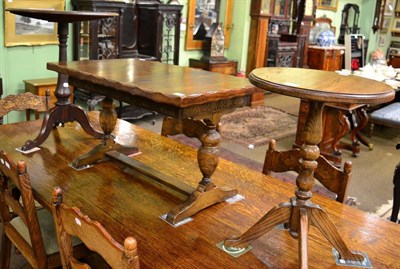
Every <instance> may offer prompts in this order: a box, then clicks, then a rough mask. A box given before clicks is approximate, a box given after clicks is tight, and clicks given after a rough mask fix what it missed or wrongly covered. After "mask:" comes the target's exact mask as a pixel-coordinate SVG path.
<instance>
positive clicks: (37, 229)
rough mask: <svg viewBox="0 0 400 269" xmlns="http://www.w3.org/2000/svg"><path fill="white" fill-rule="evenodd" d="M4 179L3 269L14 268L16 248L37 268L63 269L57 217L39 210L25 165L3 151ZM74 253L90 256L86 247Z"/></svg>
mask: <svg viewBox="0 0 400 269" xmlns="http://www.w3.org/2000/svg"><path fill="white" fill-rule="evenodd" d="M0 176H1V181H0V215H1V220H2V223H3V229H2V235H1V236H2V244H1V257H0V268H3V269H7V268H9V267H10V258H11V246H12V245H14V246H15V247H16V248H17V249H18V250H19V252H20V253H21V254H22V255H23V256H24V257H25V258H26V260H27V261H28V263H29V264H30V265H31V266H32V267H33V268H57V267H59V266H61V258H60V255H59V248H58V244H57V240H56V232H55V227H54V222H53V217H52V215H51V214H50V212H49V211H48V210H46V209H44V208H42V209H39V210H37V208H36V207H35V203H34V199H33V193H32V188H31V182H30V177H29V174H28V172H27V167H26V164H25V162H24V161H19V162H18V163H17V164H16V163H15V162H14V161H13V160H11V159H10V157H9V156H8V155H7V154H6V153H5V152H4V151H0ZM11 186H14V188H12V187H11ZM16 198H17V199H16ZM19 198H21V199H19ZM78 244H80V242H79V240H74V245H78ZM74 251H77V253H79V254H80V255H79V256H80V257H82V256H84V255H88V251H87V248H86V247H85V246H84V245H83V244H80V245H79V247H77V248H74Z"/></svg>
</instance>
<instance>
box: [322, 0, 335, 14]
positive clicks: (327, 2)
mask: <svg viewBox="0 0 400 269" xmlns="http://www.w3.org/2000/svg"><path fill="white" fill-rule="evenodd" d="M317 1H318V2H317V9H325V10H332V11H335V12H336V10H337V6H338V2H339V0H317Z"/></svg>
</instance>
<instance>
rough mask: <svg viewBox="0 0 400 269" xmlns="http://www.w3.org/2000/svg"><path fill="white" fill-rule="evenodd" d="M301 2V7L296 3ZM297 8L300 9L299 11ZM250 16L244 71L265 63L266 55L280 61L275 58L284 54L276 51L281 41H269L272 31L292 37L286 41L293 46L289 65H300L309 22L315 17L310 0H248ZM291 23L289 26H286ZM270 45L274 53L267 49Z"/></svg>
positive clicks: (266, 60)
mask: <svg viewBox="0 0 400 269" xmlns="http://www.w3.org/2000/svg"><path fill="white" fill-rule="evenodd" d="M301 3H303V4H304V8H302V7H300V6H299V5H300V4H301ZM299 11H302V12H303V13H302V14H300V13H299ZM250 17H251V20H250V36H249V49H248V53H247V64H246V75H248V74H250V72H251V71H252V70H253V69H256V68H259V67H263V66H267V65H266V63H268V60H269V59H274V60H273V61H272V62H277V63H279V62H282V61H280V60H279V58H280V57H281V60H282V59H283V58H282V57H285V56H284V55H283V54H281V55H277V54H279V51H280V49H279V48H280V47H282V48H283V45H281V46H280V44H278V43H277V42H269V39H270V37H271V38H272V37H274V36H276V35H292V36H293V37H294V41H291V42H293V44H290V45H288V46H290V47H293V46H295V47H296V49H295V52H293V53H291V54H290V56H291V57H293V61H292V63H293V66H297V67H302V66H303V63H305V62H306V60H307V56H304V54H307V47H308V36H309V31H310V25H311V22H312V21H313V19H314V17H315V1H314V0H304V1H293V0H252V1H251V7H250ZM291 23H292V29H290V28H291ZM292 39H293V38H292ZM279 42H281V40H279ZM283 43H285V41H283ZM283 43H282V44H283ZM271 46H274V52H275V55H272V53H270V52H269V50H270V47H271ZM282 53H283V52H282ZM270 62H271V61H270ZM286 62H287V61H286Z"/></svg>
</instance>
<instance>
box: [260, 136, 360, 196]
mask: <svg viewBox="0 0 400 269" xmlns="http://www.w3.org/2000/svg"><path fill="white" fill-rule="evenodd" d="M300 156H301V152H300V149H291V150H288V151H285V152H283V151H277V150H276V141H275V140H274V139H271V140H270V142H269V145H268V149H267V152H266V154H265V161H264V167H263V173H264V174H266V175H270V174H271V172H277V173H281V172H286V171H295V172H297V173H299V172H300V169H301V166H300V163H299V159H300ZM317 162H318V166H317V168H316V169H315V171H314V178H315V179H317V180H318V181H319V182H320V183H321V184H322V185H323V186H324V187H325V188H327V189H328V190H329V191H331V192H333V193H335V194H336V195H337V197H336V201H338V202H340V203H343V202H344V200H345V199H346V193H347V186H348V184H349V183H350V179H351V171H352V163H351V162H350V161H346V162H345V163H344V166H343V170H340V169H338V168H336V167H334V166H333V165H331V164H330V163H329V161H328V160H327V159H325V157H323V156H322V155H320V156H319V157H318V159H317Z"/></svg>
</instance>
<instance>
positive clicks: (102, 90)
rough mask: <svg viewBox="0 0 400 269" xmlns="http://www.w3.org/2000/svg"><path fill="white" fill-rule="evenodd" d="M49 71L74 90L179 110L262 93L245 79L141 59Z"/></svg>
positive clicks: (53, 65)
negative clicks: (80, 88) (65, 79)
mask: <svg viewBox="0 0 400 269" xmlns="http://www.w3.org/2000/svg"><path fill="white" fill-rule="evenodd" d="M47 68H48V69H49V70H53V71H56V72H58V73H61V74H67V75H68V76H69V82H70V84H72V85H74V86H84V87H86V88H85V89H86V90H90V91H93V92H96V93H99V94H102V95H106V96H109V97H112V98H116V99H118V97H123V98H124V99H123V100H124V101H125V99H127V98H129V97H133V98H137V97H142V98H146V99H149V100H152V101H154V102H156V103H163V104H168V105H172V106H175V107H179V108H185V107H190V106H194V105H199V104H205V103H212V102H216V101H219V100H221V99H231V98H235V97H242V96H250V95H251V94H253V93H255V92H257V91H259V89H257V88H256V87H254V86H253V85H251V83H250V82H249V81H248V80H247V79H244V78H239V77H234V76H228V75H223V74H218V73H213V72H208V71H203V70H198V69H194V68H189V67H182V66H176V65H169V64H164V63H160V62H155V61H141V60H139V59H112V60H102V61H98V60H88V61H75V62H67V63H48V64H47ZM75 83H76V84H78V85H75ZM90 84H94V85H95V87H90Z"/></svg>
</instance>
